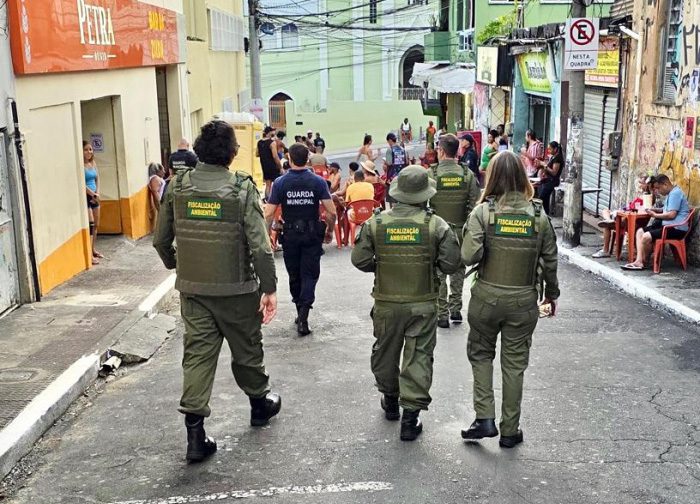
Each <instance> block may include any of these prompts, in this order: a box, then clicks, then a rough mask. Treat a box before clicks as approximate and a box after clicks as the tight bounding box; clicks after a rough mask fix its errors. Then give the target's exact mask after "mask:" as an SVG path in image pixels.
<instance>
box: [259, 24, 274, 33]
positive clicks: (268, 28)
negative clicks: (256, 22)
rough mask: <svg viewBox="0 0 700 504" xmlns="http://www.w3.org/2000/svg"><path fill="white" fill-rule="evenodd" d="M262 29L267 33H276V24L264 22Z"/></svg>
mask: <svg viewBox="0 0 700 504" xmlns="http://www.w3.org/2000/svg"><path fill="white" fill-rule="evenodd" d="M260 31H261V32H262V33H263V34H265V35H274V34H275V25H273V24H272V23H263V24H261V25H260Z"/></svg>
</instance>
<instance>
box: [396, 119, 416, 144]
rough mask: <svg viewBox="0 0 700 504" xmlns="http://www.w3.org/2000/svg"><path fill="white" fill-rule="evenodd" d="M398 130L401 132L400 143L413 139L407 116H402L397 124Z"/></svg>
mask: <svg viewBox="0 0 700 504" xmlns="http://www.w3.org/2000/svg"><path fill="white" fill-rule="evenodd" d="M399 131H400V132H401V145H404V144H405V143H406V142H411V141H412V140H413V128H411V123H410V122H408V117H406V118H404V120H403V122H402V123H401V125H400V126H399Z"/></svg>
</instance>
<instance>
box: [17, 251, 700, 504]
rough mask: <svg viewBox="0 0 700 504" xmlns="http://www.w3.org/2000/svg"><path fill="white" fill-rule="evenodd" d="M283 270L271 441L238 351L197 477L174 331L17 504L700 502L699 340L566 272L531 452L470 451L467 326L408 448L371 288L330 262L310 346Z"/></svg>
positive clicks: (51, 450) (57, 444) (39, 471)
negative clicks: (245, 385) (391, 417)
mask: <svg viewBox="0 0 700 504" xmlns="http://www.w3.org/2000/svg"><path fill="white" fill-rule="evenodd" d="M277 266H278V276H279V278H280V283H279V293H280V310H279V313H278V317H277V319H276V320H275V321H274V322H273V323H272V324H271V325H270V326H269V327H268V328H267V329H266V330H265V343H266V354H267V366H268V371H269V373H270V375H271V377H272V380H273V388H274V390H276V391H279V392H280V393H281V395H282V397H283V408H282V412H281V413H280V415H279V416H278V417H277V418H276V419H274V420H273V421H272V423H271V425H270V426H269V427H266V428H263V429H258V430H255V429H253V428H251V427H249V425H248V416H249V406H248V401H247V398H246V397H245V396H244V395H243V393H242V392H240V391H239V389H238V388H237V387H236V384H235V382H234V380H233V378H232V376H231V373H230V370H229V367H228V364H227V359H228V355H229V352H228V350H227V349H226V350H224V351H223V352H222V355H221V360H220V362H219V370H218V376H217V382H216V384H215V388H214V394H213V398H212V410H213V414H212V416H211V418H210V419H209V420H208V421H207V427H208V433H209V434H210V435H213V436H214V437H216V439H217V440H218V442H219V451H218V453H216V454H215V455H214V456H213V457H212V458H211V459H210V460H208V461H207V462H205V463H203V464H199V465H190V466H188V465H186V464H185V461H184V448H185V443H184V441H185V437H184V436H185V430H184V427H183V420H182V416H181V415H180V414H179V413H177V411H176V407H177V403H178V399H179V392H180V379H181V373H180V359H181V354H182V350H181V335H182V326H181V324H180V322H179V320H178V327H179V328H178V331H177V333H176V336H175V337H173V338H172V339H171V340H169V341H168V342H167V343H166V344H165V345H164V347H163V348H161V350H160V351H159V352H158V353H157V354H156V355H155V357H154V358H153V359H152V360H151V361H150V362H148V363H147V364H145V365H142V366H138V367H131V368H127V369H126V370H123V372H122V373H120V377H119V378H117V379H116V380H115V381H112V382H111V383H106V384H105V383H102V384H100V385H98V386H97V389H93V390H91V391H90V393H89V397H88V398H84V399H82V400H81V401H80V402H79V404H78V405H76V406H74V407H73V408H72V409H71V410H70V411H69V413H68V414H67V415H66V416H65V417H64V419H63V420H62V421H60V422H58V423H57V425H56V426H55V427H54V428H53V429H51V430H50V431H49V432H47V433H46V435H45V436H44V438H43V440H42V441H41V442H40V443H39V444H38V446H37V447H36V448H35V450H34V453H33V454H32V455H30V457H29V459H28V460H29V463H30V464H31V471H32V474H31V476H29V478H28V479H27V480H26V481H25V486H24V488H22V489H21V490H19V491H18V493H16V494H15V495H14V496H13V497H11V498H9V500H8V501H9V502H11V503H13V504H25V503H26V504H29V503H32V504H44V503H70V504H76V503H104V504H113V503H122V504H125V503H127V502H128V503H129V504H171V503H198V502H209V501H216V502H222V503H228V502H233V501H235V500H237V499H240V498H251V499H253V502H256V498H257V497H262V496H267V497H268V501H269V502H280V503H284V502H304V503H370V502H377V503H394V502H396V503H399V502H406V503H416V504H418V503H463V502H480V503H543V504H544V503H547V504H551V503H576V504H579V503H610V504H613V503H614V504H627V503H629V504H632V503H635V504H636V503H662V502H663V503H678V504H680V503H685V504H691V503H695V502H697V496H698V494H699V491H700V450H699V449H698V444H697V443H698V442H700V430H699V426H700V411H699V410H698V407H697V396H698V383H699V382H698V372H699V371H700V359H699V357H700V339H699V338H698V332H697V329H696V328H694V327H691V326H688V325H684V324H682V323H678V322H676V321H674V320H673V319H671V317H670V316H668V315H665V314H663V313H661V312H658V311H655V310H653V309H651V308H649V307H647V306H645V305H643V304H640V303H638V302H637V301H634V300H632V299H631V298H628V297H626V296H625V295H623V294H621V293H619V292H618V291H616V290H614V289H613V288H611V287H610V286H609V285H608V284H606V283H604V282H602V281H600V280H598V279H596V278H595V277H594V276H592V275H588V274H586V275H584V274H583V273H582V271H581V270H578V269H576V268H574V267H573V266H569V265H566V264H563V265H561V269H560V278H561V283H562V286H563V288H562V298H561V305H560V314H559V316H557V317H556V318H555V319H548V320H543V321H541V322H540V324H539V327H538V329H537V331H536V333H535V338H534V343H533V348H532V354H531V355H532V358H531V365H530V368H529V369H528V371H527V375H526V385H525V397H524V402H523V420H522V427H523V430H524V433H525V442H524V443H523V444H522V445H520V446H519V447H517V448H515V449H513V450H510V451H508V450H504V449H500V448H499V447H498V444H497V440H495V439H494V440H488V441H485V442H482V443H481V444H465V443H463V441H462V439H461V438H460V429H462V428H464V427H465V426H467V425H468V424H469V423H470V422H471V420H472V418H473V417H472V409H471V405H470V401H471V376H470V368H469V364H468V361H467V357H466V352H465V346H466V333H465V330H466V324H465V325H464V326H463V327H462V328H454V327H453V328H451V329H449V330H440V331H439V334H438V346H437V351H436V356H435V380H434V384H433V389H432V395H433V404H432V405H431V408H430V411H428V412H425V413H424V414H423V415H422V418H423V420H424V423H425V432H424V434H423V435H422V436H421V437H420V438H419V440H418V441H417V442H414V443H406V442H401V441H400V440H399V439H398V428H399V425H398V423H391V422H387V421H386V420H384V418H383V415H382V414H381V410H380V409H379V394H378V393H377V391H376V389H375V388H374V386H373V379H372V375H371V373H370V370H369V354H370V349H371V345H372V339H373V338H372V332H371V324H370V319H369V310H370V307H371V303H372V300H371V298H370V295H369V292H370V289H371V285H372V278H371V275H365V274H361V273H359V272H357V271H355V270H354V269H353V268H352V266H351V265H350V261H349V250H342V251H339V250H337V249H335V248H327V254H326V256H325V257H324V258H323V261H322V268H323V269H322V276H321V282H320V284H319V291H318V302H317V304H316V306H315V309H314V310H313V313H312V317H311V322H312V328H313V329H314V333H313V334H312V335H311V336H309V337H307V338H304V339H300V338H298V337H297V336H296V334H295V331H294V330H293V327H292V319H293V315H292V305H291V304H290V302H289V295H288V292H287V289H286V276H285V273H284V268H283V266H282V261H281V257H279V256H278V260H277ZM465 297H466V294H465ZM465 306H466V304H465ZM172 309H173V311H174V312H175V313H176V312H177V307H176V306H173V307H172ZM498 381H500V380H497V382H498ZM497 399H499V392H498V391H497Z"/></svg>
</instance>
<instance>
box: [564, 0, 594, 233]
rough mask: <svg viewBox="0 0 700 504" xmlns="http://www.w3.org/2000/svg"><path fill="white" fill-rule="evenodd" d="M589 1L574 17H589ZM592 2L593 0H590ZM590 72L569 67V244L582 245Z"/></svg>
mask: <svg viewBox="0 0 700 504" xmlns="http://www.w3.org/2000/svg"><path fill="white" fill-rule="evenodd" d="M584 2H586V0H574V1H573V3H572V5H571V17H572V18H582V17H586V5H585V3H584ZM588 3H590V0H588ZM585 77H586V72H584V71H572V70H567V71H566V72H565V74H564V78H565V80H567V81H569V113H568V115H567V122H568V129H567V130H568V133H569V134H568V137H569V138H568V139H567V149H568V150H569V152H567V153H566V157H567V160H570V162H569V163H568V165H567V169H568V173H567V176H566V192H565V193H564V218H563V236H564V243H565V244H566V245H567V246H569V247H578V246H579V245H580V244H581V232H582V231H583V201H582V199H583V194H582V193H581V190H582V188H583V180H582V179H583V177H582V175H583V174H582V168H583V120H584V117H583V109H584V96H585V86H586V81H585Z"/></svg>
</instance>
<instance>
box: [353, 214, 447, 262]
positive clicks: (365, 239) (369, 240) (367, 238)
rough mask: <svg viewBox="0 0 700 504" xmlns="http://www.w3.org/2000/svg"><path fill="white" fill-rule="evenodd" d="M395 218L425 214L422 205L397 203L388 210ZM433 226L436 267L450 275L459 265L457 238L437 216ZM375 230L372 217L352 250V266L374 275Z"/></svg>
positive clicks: (375, 222)
mask: <svg viewBox="0 0 700 504" xmlns="http://www.w3.org/2000/svg"><path fill="white" fill-rule="evenodd" d="M388 212H391V214H392V215H393V216H395V217H399V218H400V217H413V216H415V215H417V214H420V213H423V212H425V208H424V207H423V205H421V206H414V205H407V204H405V203H397V204H396V206H394V208H392V209H391V210H388ZM434 218H435V219H437V223H436V226H435V236H432V237H431V238H432V240H433V246H434V247H435V250H436V252H437V253H436V254H435V261H436V266H437V267H438V269H439V270H440V271H442V272H443V273H445V274H447V275H450V274H452V273H454V272H455V271H457V269H458V268H459V266H460V264H461V260H460V257H459V244H458V243H457V238H456V237H455V234H454V233H453V232H452V229H451V228H450V225H449V224H447V222H445V221H444V220H443V219H441V218H440V217H438V216H437V215H436V216H435V217H434ZM376 228H377V221H376V219H375V218H374V217H372V218H371V219H370V220H368V221H367V222H365V223H364V224H363V225H362V229H360V234H359V236H358V238H357V240H356V241H355V247H354V248H353V249H352V256H351V259H352V264H353V265H354V266H355V267H356V268H357V269H359V270H360V271H364V272H367V273H374V271H375V270H376V262H375V256H374V242H373V237H374V233H375V231H376Z"/></svg>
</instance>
